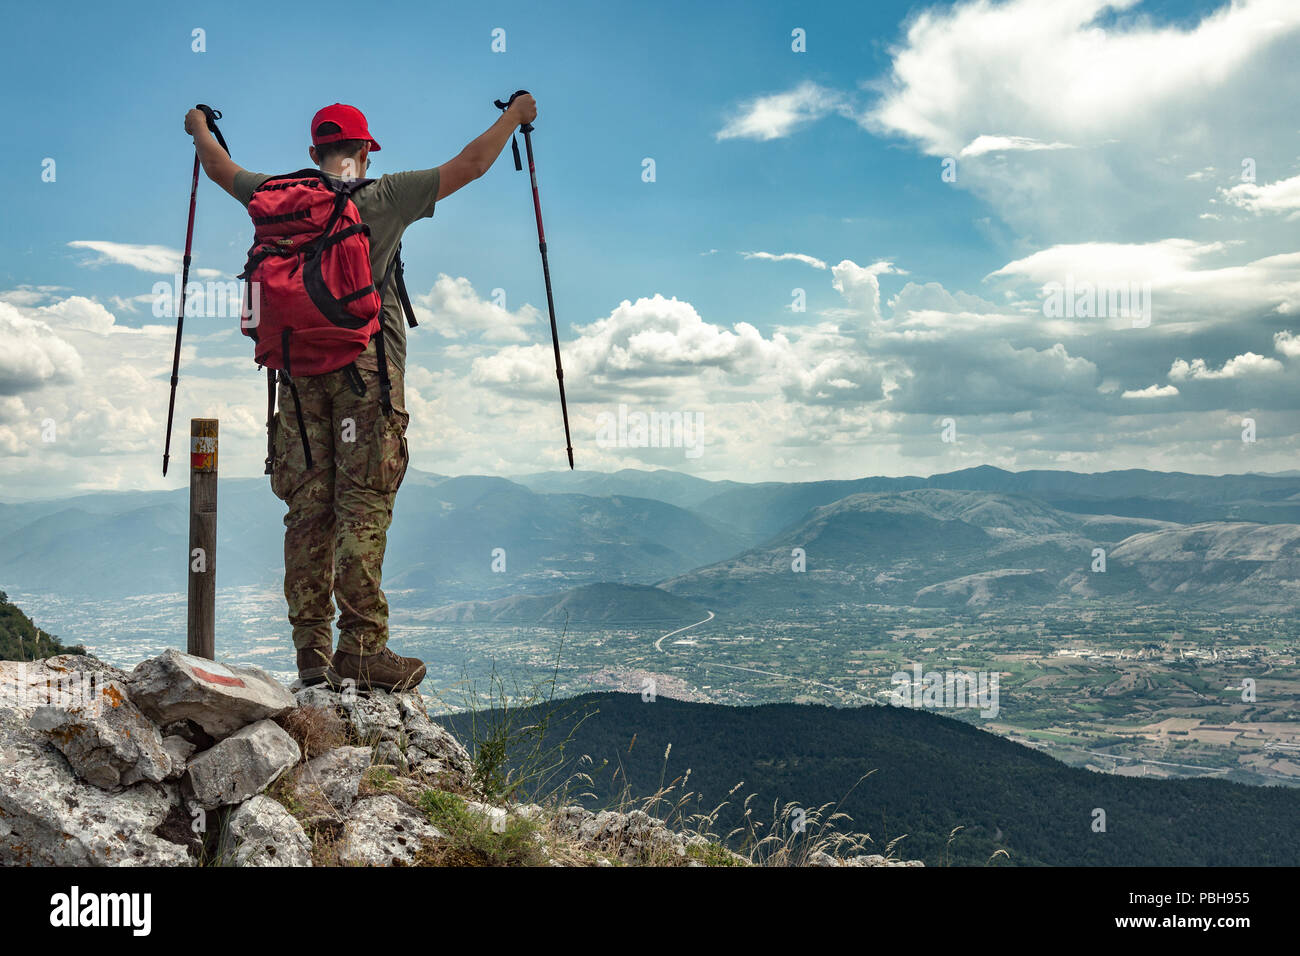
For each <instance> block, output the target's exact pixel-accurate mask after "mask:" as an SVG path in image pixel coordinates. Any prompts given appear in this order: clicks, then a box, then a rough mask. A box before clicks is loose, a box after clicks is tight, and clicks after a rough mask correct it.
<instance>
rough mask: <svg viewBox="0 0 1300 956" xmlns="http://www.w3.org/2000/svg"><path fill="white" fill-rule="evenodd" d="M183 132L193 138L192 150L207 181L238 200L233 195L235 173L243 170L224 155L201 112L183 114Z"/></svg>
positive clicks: (197, 110)
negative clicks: (197, 157) (197, 155)
mask: <svg viewBox="0 0 1300 956" xmlns="http://www.w3.org/2000/svg"><path fill="white" fill-rule="evenodd" d="M185 132H187V133H189V134H190V135H191V136H193V137H194V149H195V151H196V152H198V154H199V162H200V163H201V164H202V165H203V171H204V172H205V173H207V174H208V179H210V180H212V181H213V182H214V183H216V184H217V185H218V186H220V187H221V188H222V189H224V190H225V191H226V192H228V193H230V195H232V196H235V198H236V199H238V198H239V197H238V196H236V195H235V173H239V172H243V169H242V167H240V165H239V164H238V163H236V162H235V161H234V160H233V159H231V158H230V157H229V156H227V155H226V151H225V150H224V149H222V148H221V144H220V143H218V142H217V138H216V137H215V136H213V135H212V131H211V130H210V129H208V120H207V117H206V116H204V115H203V110H200V109H193V110H190V111H189V112H188V113H186V114H185Z"/></svg>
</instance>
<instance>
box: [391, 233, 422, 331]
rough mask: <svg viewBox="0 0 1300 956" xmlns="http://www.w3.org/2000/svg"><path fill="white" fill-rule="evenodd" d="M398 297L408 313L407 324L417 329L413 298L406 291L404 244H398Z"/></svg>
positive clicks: (403, 309) (396, 259) (404, 310)
mask: <svg viewBox="0 0 1300 956" xmlns="http://www.w3.org/2000/svg"><path fill="white" fill-rule="evenodd" d="M394 258H395V261H396V262H397V296H398V298H400V299H401V300H402V311H403V312H405V313H406V324H407V325H409V326H410V327H411V328H415V327H416V326H417V325H419V324H420V323H418V322H416V321H415V310H414V309H413V308H411V296H410V295H409V294H408V293H407V291H406V269H405V267H404V266H403V265H402V244H401V243H400V242H399V243H398V244H397V254H396V256H395V257H394Z"/></svg>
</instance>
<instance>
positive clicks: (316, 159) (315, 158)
mask: <svg viewBox="0 0 1300 956" xmlns="http://www.w3.org/2000/svg"><path fill="white" fill-rule="evenodd" d="M307 155H308V156H310V157H311V161H312V162H313V163H315V164H316V165H317V166H319V165H320V154H319V153H317V152H316V147H315V146H308V147H307Z"/></svg>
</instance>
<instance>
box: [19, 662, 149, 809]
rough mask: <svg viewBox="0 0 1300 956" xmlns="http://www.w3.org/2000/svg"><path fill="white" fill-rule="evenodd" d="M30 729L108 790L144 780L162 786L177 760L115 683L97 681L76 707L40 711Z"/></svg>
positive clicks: (80, 772)
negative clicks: (42, 733)
mask: <svg viewBox="0 0 1300 956" xmlns="http://www.w3.org/2000/svg"><path fill="white" fill-rule="evenodd" d="M30 726H31V727H32V729H33V730H39V731H43V732H44V733H45V735H46V737H47V738H48V739H49V740H50V742H51V743H53V744H54V746H55V747H57V748H58V749H59V750H60V751H61V752H62V753H63V756H65V757H66V758H67V759H68V763H69V764H71V765H72V769H73V771H74V772H75V773H76V774H77V776H79V777H81V778H82V779H83V780H85V781H86V782H88V783H93V784H94V785H95V786H97V787H103V788H105V789H116V788H118V787H125V786H130V785H131V784H133V783H139V782H140V781H142V780H149V781H152V782H154V783H161V782H162V781H163V780H165V779H166V778H167V777H168V775H169V774H170V773H171V769H172V761H171V757H170V756H169V755H168V753H167V751H166V749H165V748H164V747H163V739H162V735H161V734H160V733H159V732H158V728H157V727H155V726H154V725H153V724H152V723H151V722H150V721H149V720H148V718H146V717H145V716H144V714H142V713H140V709H139V708H138V707H136V706H135V705H134V704H133V703H131V701H130V700H129V699H128V698H127V696H126V690H125V689H124V688H123V686H122V685H121V684H120V683H119V682H118V681H115V680H109V681H107V682H104V683H98V682H97V683H96V685H95V688H94V692H93V696H92V698H91V699H90V700H88V701H84V702H83V703H81V704H76V705H73V706H71V707H56V706H52V705H49V704H45V705H42V706H40V707H37V708H36V710H35V711H34V712H33V713H32V716H31V721H30Z"/></svg>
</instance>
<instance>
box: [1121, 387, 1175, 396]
mask: <svg viewBox="0 0 1300 956" xmlns="http://www.w3.org/2000/svg"><path fill="white" fill-rule="evenodd" d="M1177 394H1178V386H1177V385H1148V386H1147V387H1146V388H1136V389H1134V388H1130V389H1128V390H1126V391H1125V392H1124V394H1123V395H1122V396H1121V397H1122V398H1144V399H1145V398H1172V397H1173V396H1175V395H1177Z"/></svg>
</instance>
